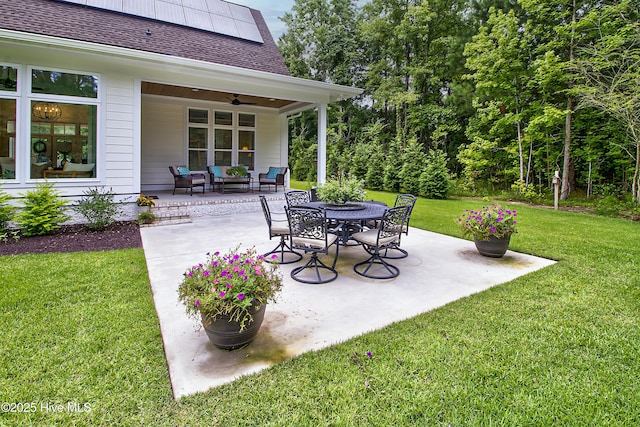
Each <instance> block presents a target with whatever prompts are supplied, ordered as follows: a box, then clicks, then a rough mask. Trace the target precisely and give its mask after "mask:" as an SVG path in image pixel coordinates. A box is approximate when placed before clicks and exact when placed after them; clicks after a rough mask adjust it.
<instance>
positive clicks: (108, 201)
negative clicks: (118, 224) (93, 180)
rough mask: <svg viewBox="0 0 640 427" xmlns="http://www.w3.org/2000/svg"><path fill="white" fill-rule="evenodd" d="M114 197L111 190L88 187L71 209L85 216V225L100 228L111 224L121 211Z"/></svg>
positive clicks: (120, 206)
mask: <svg viewBox="0 0 640 427" xmlns="http://www.w3.org/2000/svg"><path fill="white" fill-rule="evenodd" d="M114 197H115V195H114V194H113V192H112V191H111V190H105V189H104V188H103V189H102V190H101V189H99V188H98V187H96V188H89V189H88V190H86V191H85V192H84V197H82V199H80V201H79V202H78V204H77V205H75V206H73V210H75V211H76V212H78V213H79V214H80V215H82V216H84V217H85V219H86V220H87V227H89V228H92V229H94V230H102V229H104V228H105V227H107V226H108V225H110V224H113V223H114V222H115V221H116V220H115V216H117V215H119V214H120V213H121V212H122V205H121V204H120V203H114V201H113V199H114Z"/></svg>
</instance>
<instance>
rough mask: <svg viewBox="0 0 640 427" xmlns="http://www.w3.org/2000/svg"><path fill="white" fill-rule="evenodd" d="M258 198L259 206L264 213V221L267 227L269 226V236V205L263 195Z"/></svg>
mask: <svg viewBox="0 0 640 427" xmlns="http://www.w3.org/2000/svg"><path fill="white" fill-rule="evenodd" d="M258 197H260V205H261V206H262V212H263V213H264V219H265V220H267V225H268V226H269V234H271V210H270V209H269V204H268V203H267V198H266V197H264V196H263V195H260V196H258Z"/></svg>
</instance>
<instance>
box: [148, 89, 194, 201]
mask: <svg viewBox="0 0 640 427" xmlns="http://www.w3.org/2000/svg"><path fill="white" fill-rule="evenodd" d="M141 119H142V126H141V129H142V171H141V182H140V185H141V187H142V190H143V191H145V189H171V188H173V176H172V175H171V173H170V172H169V166H171V165H183V164H186V159H185V153H186V150H185V136H184V135H185V130H186V128H185V120H184V105H182V104H180V103H177V104H176V103H162V102H160V101H158V100H156V99H154V100H153V101H151V102H150V101H147V100H144V99H143V102H142V118H141Z"/></svg>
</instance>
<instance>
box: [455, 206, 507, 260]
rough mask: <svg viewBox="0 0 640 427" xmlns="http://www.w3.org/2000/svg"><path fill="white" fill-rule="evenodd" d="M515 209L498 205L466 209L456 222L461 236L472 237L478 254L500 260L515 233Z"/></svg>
mask: <svg viewBox="0 0 640 427" xmlns="http://www.w3.org/2000/svg"><path fill="white" fill-rule="evenodd" d="M517 216H518V214H517V212H516V210H515V209H509V208H506V207H502V206H501V205H499V204H492V205H490V206H483V207H482V208H481V209H477V210H470V209H467V210H466V211H465V212H464V213H463V214H462V216H460V218H458V220H457V222H458V225H459V226H460V228H461V229H462V236H463V237H469V236H473V241H474V243H475V245H476V248H477V249H478V252H480V254H482V255H484V256H489V257H493V258H500V257H501V256H503V255H504V254H505V253H506V251H507V249H508V247H509V243H510V241H511V235H512V234H514V233H516V232H517V230H516V223H517V221H516V219H515V218H516V217H517Z"/></svg>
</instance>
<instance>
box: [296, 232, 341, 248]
mask: <svg viewBox="0 0 640 427" xmlns="http://www.w3.org/2000/svg"><path fill="white" fill-rule="evenodd" d="M337 238H338V236H336V235H335V234H328V235H327V246H331V245H333V244H334V243H335V241H336V239H337ZM293 244H294V245H296V246H300V247H305V248H312V249H322V248H324V240H320V239H305V238H302V237H294V238H293Z"/></svg>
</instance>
